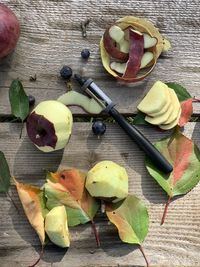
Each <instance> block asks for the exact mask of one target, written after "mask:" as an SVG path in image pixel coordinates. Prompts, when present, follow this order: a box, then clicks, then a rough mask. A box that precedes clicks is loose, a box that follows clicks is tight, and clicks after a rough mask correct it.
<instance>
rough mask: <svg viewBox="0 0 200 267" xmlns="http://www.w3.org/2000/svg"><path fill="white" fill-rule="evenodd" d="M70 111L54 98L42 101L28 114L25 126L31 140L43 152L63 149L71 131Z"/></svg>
mask: <svg viewBox="0 0 200 267" xmlns="http://www.w3.org/2000/svg"><path fill="white" fill-rule="evenodd" d="M72 124H73V119H72V113H71V111H70V110H69V109H68V108H67V107H66V106H65V105H64V104H62V103H60V102H59V101H55V100H48V101H43V102H41V103H40V104H39V105H37V106H36V108H35V109H34V110H33V111H32V112H31V114H30V115H29V116H28V119H27V123H26V127H27V133H28V136H29V138H30V139H31V141H32V142H33V143H34V144H35V145H36V147H37V148H38V149H40V150H42V151H43V152H51V151H55V150H59V149H63V148H64V147H65V146H66V144H67V142H68V140H69V138H70V136H71V131H72Z"/></svg>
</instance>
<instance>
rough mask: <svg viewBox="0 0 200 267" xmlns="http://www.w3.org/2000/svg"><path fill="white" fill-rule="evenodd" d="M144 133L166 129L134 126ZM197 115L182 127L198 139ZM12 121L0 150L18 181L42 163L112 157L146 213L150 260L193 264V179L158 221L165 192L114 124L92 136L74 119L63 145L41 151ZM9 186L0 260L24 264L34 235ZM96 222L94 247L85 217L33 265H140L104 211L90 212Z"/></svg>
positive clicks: (2, 131)
mask: <svg viewBox="0 0 200 267" xmlns="http://www.w3.org/2000/svg"><path fill="white" fill-rule="evenodd" d="M139 128H140V129H141V130H142V132H143V133H144V134H145V135H146V136H147V137H148V138H149V139H150V140H151V141H157V140H159V139H160V138H161V137H164V136H167V135H169V134H170V133H169V132H168V133H166V132H160V131H155V129H153V128H147V127H139ZM199 129H200V123H188V124H187V126H186V127H185V129H184V133H185V135H187V136H188V137H190V138H193V140H194V142H195V143H196V144H197V145H198V146H200V134H199ZM19 132H20V124H14V123H13V124H9V123H1V128H0V138H1V142H0V150H2V151H4V153H5V155H6V157H7V160H8V161H9V165H10V168H11V172H12V173H13V175H15V176H16V178H17V179H18V180H20V181H24V182H27V183H34V184H37V185H42V184H43V182H44V177H45V171H44V170H52V171H54V170H56V169H57V167H59V166H60V168H64V167H67V166H68V167H71V166H75V167H77V168H80V169H83V170H88V169H89V168H90V167H91V166H93V165H94V164H95V163H96V162H97V161H100V160H105V159H107V160H113V161H115V162H117V163H119V164H121V165H123V166H124V167H125V168H126V169H127V172H128V175H129V188H130V192H131V193H134V194H136V195H137V196H138V197H140V198H141V199H142V200H143V201H144V202H145V203H146V205H147V207H148V209H149V214H150V229H149V234H148V236H147V238H146V240H145V242H144V244H143V247H144V250H145V252H146V254H147V256H148V258H149V260H150V264H151V265H150V266H162V267H164V266H176V267H177V266H199V263H200V255H199V250H200V198H199V194H200V184H199V185H197V186H196V187H195V188H194V189H193V190H192V191H191V192H189V193H188V194H187V195H185V196H182V197H180V198H177V199H176V200H175V201H173V202H172V203H171V205H170V208H169V213H168V215H167V219H166V223H165V224H164V225H163V226H160V221H161V217H162V212H163V209H164V204H165V201H166V199H167V197H166V194H165V193H164V192H163V191H162V190H161V189H160V187H159V186H158V185H157V184H156V183H155V182H154V180H153V179H152V178H151V177H150V176H149V175H148V173H147V171H146V170H145V167H144V161H143V160H144V154H143V152H141V151H140V150H139V149H138V147H137V146H136V145H135V144H134V143H133V142H132V141H131V140H130V139H129V138H128V137H127V136H126V135H125V133H124V132H123V131H122V130H121V129H119V127H118V125H116V124H108V125H107V131H106V134H105V135H104V136H103V138H102V139H97V138H96V137H95V136H93V135H92V134H91V124H89V123H74V127H73V134H72V137H71V139H70V141H69V144H68V145H67V147H66V149H65V150H64V152H63V151H59V152H55V153H50V154H44V153H42V152H40V151H38V150H37V149H36V148H35V147H34V146H33V145H32V144H31V143H30V141H29V140H28V138H27V136H26V134H25V133H23V138H22V139H21V140H20V139H19ZM10 194H11V195H12V198H13V200H14V201H15V202H16V204H17V205H18V206H19V209H20V214H18V213H17V211H16V209H15V208H14V207H13V205H12V203H11V202H10V201H9V199H8V198H6V197H5V195H4V194H0V206H1V209H0V266H1V267H13V266H17V267H18V266H20V267H22V266H28V265H30V264H31V263H32V262H33V261H34V260H35V259H36V258H37V256H38V253H39V251H40V243H39V239H38V237H37V236H36V234H35V232H34V230H33V229H32V228H31V227H30V225H29V224H28V222H27V220H26V218H25V215H24V213H23V211H22V208H21V204H20V202H19V199H18V197H17V193H16V190H15V188H14V186H12V187H11V190H10ZM96 221H97V228H98V230H99V234H100V239H101V248H100V249H96V247H95V240H94V237H93V235H92V231H91V228H90V225H89V224H87V225H84V226H78V227H75V228H73V229H71V247H70V249H69V250H68V252H66V251H65V250H62V249H59V248H57V247H55V246H53V245H49V246H47V248H46V250H45V255H44V258H43V260H42V261H41V263H40V264H39V265H38V266H40V267H47V266H53V267H71V266H73V267H86V266H87V267H100V266H101V267H111V266H112V267H119V266H121V267H128V266H129V267H130V266H131V267H133V266H145V263H144V260H143V258H142V256H141V254H140V252H139V250H137V249H136V248H135V246H130V245H126V244H122V243H121V242H120V240H119V239H118V237H117V232H116V230H115V228H114V226H112V225H111V224H109V223H108V221H107V219H106V218H105V216H104V215H102V214H100V213H99V214H98V216H97V219H96Z"/></svg>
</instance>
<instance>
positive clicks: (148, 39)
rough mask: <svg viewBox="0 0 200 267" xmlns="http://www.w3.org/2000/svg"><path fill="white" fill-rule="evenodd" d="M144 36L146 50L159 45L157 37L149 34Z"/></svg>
mask: <svg viewBox="0 0 200 267" xmlns="http://www.w3.org/2000/svg"><path fill="white" fill-rule="evenodd" d="M143 36H144V48H145V49H147V48H150V47H153V46H155V45H156V44H157V42H158V40H157V39H156V38H155V37H151V36H150V35H149V34H148V33H143Z"/></svg>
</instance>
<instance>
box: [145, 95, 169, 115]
mask: <svg viewBox="0 0 200 267" xmlns="http://www.w3.org/2000/svg"><path fill="white" fill-rule="evenodd" d="M170 105H171V99H170V96H169V95H168V97H167V103H166V104H165V105H164V107H163V108H162V109H161V110H160V111H158V112H152V113H148V114H147V115H149V116H150V117H158V116H162V115H163V114H164V113H165V112H167V110H168V109H169V107H170Z"/></svg>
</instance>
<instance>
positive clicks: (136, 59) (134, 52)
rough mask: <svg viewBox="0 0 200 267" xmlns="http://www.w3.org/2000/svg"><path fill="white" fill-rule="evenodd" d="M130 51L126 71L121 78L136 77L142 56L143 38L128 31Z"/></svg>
mask: <svg viewBox="0 0 200 267" xmlns="http://www.w3.org/2000/svg"><path fill="white" fill-rule="evenodd" d="M129 40H130V50H129V59H128V62H127V67H126V71H125V73H124V75H123V78H133V77H136V75H137V73H138V72H139V70H140V65H141V60H142V57H143V55H144V37H143V35H142V34H141V33H139V32H137V31H134V30H132V29H129Z"/></svg>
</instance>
